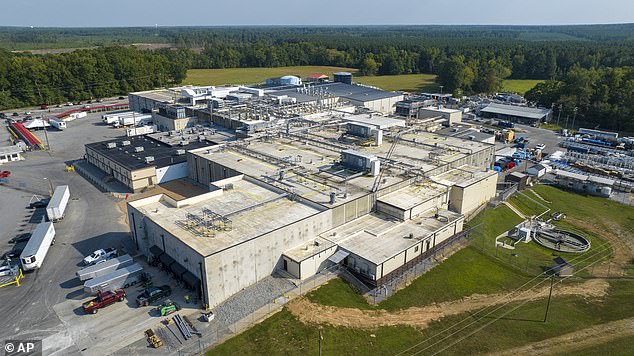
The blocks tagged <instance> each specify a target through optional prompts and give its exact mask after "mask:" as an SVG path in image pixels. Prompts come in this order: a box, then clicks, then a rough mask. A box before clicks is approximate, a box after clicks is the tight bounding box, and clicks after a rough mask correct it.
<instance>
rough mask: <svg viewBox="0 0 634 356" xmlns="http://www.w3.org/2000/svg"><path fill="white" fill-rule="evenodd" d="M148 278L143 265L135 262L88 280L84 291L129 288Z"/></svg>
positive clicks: (97, 291)
mask: <svg viewBox="0 0 634 356" xmlns="http://www.w3.org/2000/svg"><path fill="white" fill-rule="evenodd" d="M148 278H149V276H148V275H147V274H146V273H144V272H143V267H141V265H140V264H138V263H135V264H133V265H130V266H127V267H123V268H121V269H118V270H116V271H114V272H112V273H108V274H106V275H104V276H101V277H97V278H93V279H90V280H88V281H86V282H85V283H84V291H85V292H86V293H89V294H97V293H100V292H107V291H112V290H115V289H119V288H128V287H130V286H133V285H135V284H137V283H140V282H142V281H144V280H146V279H148Z"/></svg>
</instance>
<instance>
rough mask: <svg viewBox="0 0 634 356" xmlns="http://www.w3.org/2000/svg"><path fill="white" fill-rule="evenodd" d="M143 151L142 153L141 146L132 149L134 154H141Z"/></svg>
mask: <svg viewBox="0 0 634 356" xmlns="http://www.w3.org/2000/svg"><path fill="white" fill-rule="evenodd" d="M143 151H144V149H143V146H137V147H135V148H134V152H143Z"/></svg>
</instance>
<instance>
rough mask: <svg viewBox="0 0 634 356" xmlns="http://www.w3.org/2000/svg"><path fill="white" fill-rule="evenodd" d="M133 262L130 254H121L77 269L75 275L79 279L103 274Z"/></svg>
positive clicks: (85, 279) (87, 278)
mask: <svg viewBox="0 0 634 356" xmlns="http://www.w3.org/2000/svg"><path fill="white" fill-rule="evenodd" d="M133 263H134V260H132V257H131V256H130V255H123V256H120V257H117V258H113V259H111V260H107V261H105V262H101V263H99V264H96V265H92V266H88V267H85V268H82V269H80V270H79V271H77V273H76V274H77V277H79V280H80V281H87V280H89V279H93V278H97V277H101V276H105V275H107V274H110V273H112V272H114V271H116V270H118V269H121V268H123V267H128V266H130V265H131V264H133Z"/></svg>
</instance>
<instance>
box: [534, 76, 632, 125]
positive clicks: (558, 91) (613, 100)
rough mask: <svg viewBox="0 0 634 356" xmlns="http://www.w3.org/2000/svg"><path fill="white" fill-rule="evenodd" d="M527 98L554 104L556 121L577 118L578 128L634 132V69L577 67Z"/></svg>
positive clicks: (543, 85)
mask: <svg viewBox="0 0 634 356" xmlns="http://www.w3.org/2000/svg"><path fill="white" fill-rule="evenodd" d="M526 98H527V99H529V100H532V101H535V102H537V103H539V104H541V105H544V106H549V105H551V104H552V103H554V104H555V105H554V106H555V116H556V117H567V118H569V119H573V118H575V116H576V120H577V123H578V124H589V125H592V126H594V127H597V128H608V129H614V130H623V131H630V132H631V131H634V68H633V67H618V68H600V69H596V68H591V69H585V68H581V67H578V66H575V67H573V68H572V69H571V70H569V71H568V73H567V74H566V76H565V77H563V78H562V79H561V80H549V81H546V82H544V83H540V84H537V85H536V86H535V88H533V89H531V90H529V91H528V92H527V93H526ZM560 105H561V109H559V108H560ZM575 108H576V111H577V112H576V114H577V115H575ZM560 110H561V115H560V113H559V112H558V111H560ZM562 122H563V121H562ZM560 124H561V122H560ZM575 126H579V125H575Z"/></svg>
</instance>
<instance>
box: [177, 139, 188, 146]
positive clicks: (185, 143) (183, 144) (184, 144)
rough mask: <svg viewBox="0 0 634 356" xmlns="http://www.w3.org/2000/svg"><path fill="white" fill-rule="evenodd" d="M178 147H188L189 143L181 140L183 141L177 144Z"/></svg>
mask: <svg viewBox="0 0 634 356" xmlns="http://www.w3.org/2000/svg"><path fill="white" fill-rule="evenodd" d="M179 145H181V146H187V145H189V141H186V140H183V141H181V142H180V143H179Z"/></svg>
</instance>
